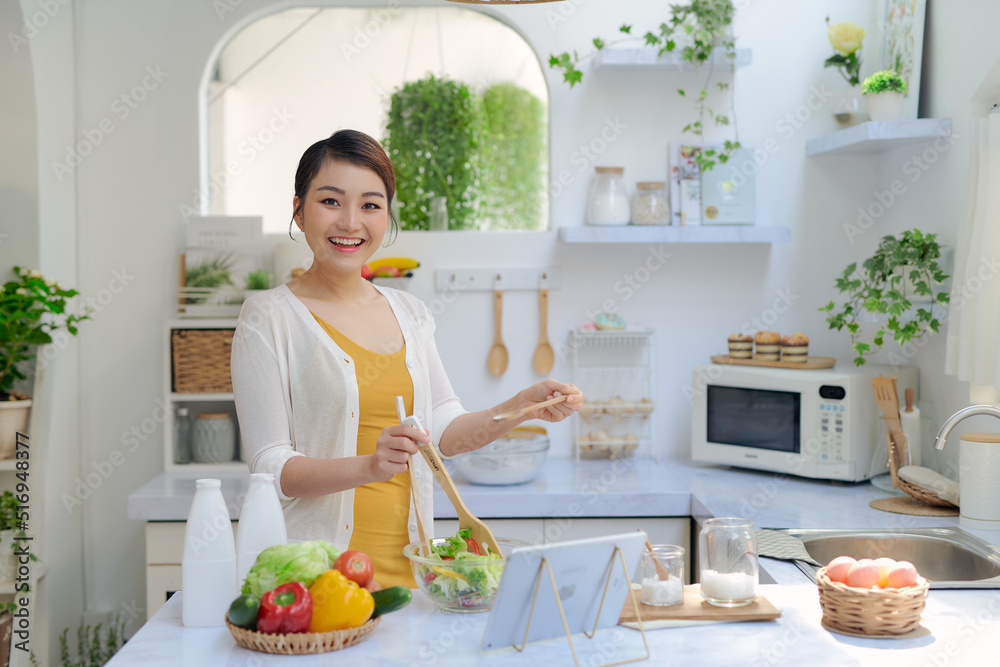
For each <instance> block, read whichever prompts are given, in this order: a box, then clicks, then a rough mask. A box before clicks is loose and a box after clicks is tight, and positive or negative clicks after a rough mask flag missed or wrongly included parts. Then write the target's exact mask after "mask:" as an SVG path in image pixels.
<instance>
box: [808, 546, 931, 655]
mask: <svg viewBox="0 0 1000 667" xmlns="http://www.w3.org/2000/svg"><path fill="white" fill-rule="evenodd" d="M816 585H817V587H818V588H819V602H820V606H821V607H822V608H823V625H825V626H826V627H827V628H829V629H831V630H835V631H838V632H845V633H848V634H857V635H866V636H873V637H878V636H897V635H903V634H906V633H909V632H912V631H914V630H916V629H918V628H919V627H920V615H921V613H923V611H924V603H925V602H926V600H927V591H928V589H929V585H928V583H927V580H926V579H924V578H923V577H921V576H920V575H919V574H918V573H917V568H916V567H914V566H913V564H912V563H910V562H908V561H905V560H902V561H895V560H893V559H892V558H877V559H874V560H872V559H870V558H862V559H861V560H855V559H854V558H851V557H850V556H838V557H837V558H834V559H833V560H831V561H830V562H829V563H828V564H827V565H826V566H825V567H822V568H820V570H819V572H817V573H816Z"/></svg>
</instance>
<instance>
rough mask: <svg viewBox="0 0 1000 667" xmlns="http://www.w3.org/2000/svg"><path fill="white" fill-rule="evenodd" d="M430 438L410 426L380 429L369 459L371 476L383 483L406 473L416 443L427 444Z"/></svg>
mask: <svg viewBox="0 0 1000 667" xmlns="http://www.w3.org/2000/svg"><path fill="white" fill-rule="evenodd" d="M430 441H431V436H430V435H429V434H428V433H425V432H423V431H421V430H420V429H418V428H417V427H416V426H412V425H410V424H394V425H392V426H389V427H387V428H384V429H382V433H381V435H379V437H378V440H377V441H376V442H375V454H373V455H372V459H371V475H372V478H373V479H374V480H375V481H377V482H385V481H388V480H390V479H392V478H393V476H395V475H396V474H398V473H401V472H406V468H407V466H408V465H409V461H410V456H412V455H414V454H416V453H417V450H418V447H419V445H418V444H417V443H425V444H426V443H428V442H430Z"/></svg>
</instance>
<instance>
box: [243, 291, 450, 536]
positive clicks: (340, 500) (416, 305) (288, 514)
mask: <svg viewBox="0 0 1000 667" xmlns="http://www.w3.org/2000/svg"><path fill="white" fill-rule="evenodd" d="M377 289H379V291H380V292H381V293H382V294H383V295H384V296H385V298H386V299H387V300H388V302H389V305H390V306H391V307H392V312H393V314H394V315H395V316H396V320H397V322H399V326H400V329H402V332H403V339H404V340H405V342H406V367H407V369H409V372H410V378H411V379H412V381H413V413H414V414H415V415H416V416H417V417H419V418H420V419H421V421H422V422H423V424H424V427H425V428H426V429H427V430H428V431H429V432H430V434H431V438H432V442H435V443H437V442H439V441H440V437H441V434H442V433H443V432H444V431H445V429H447V428H448V426H449V425H450V424H451V422H452V420H453V419H455V417H457V416H459V415H460V414H463V413H464V412H465V410H464V409H463V408H462V405H461V403H460V402H459V400H458V397H457V396H455V392H454V390H453V389H452V387H451V382H450V381H449V380H448V376H447V375H446V374H445V371H444V366H443V365H442V363H441V358H440V357H439V356H438V351H437V346H436V345H435V343H434V320H433V317H432V316H431V313H430V310H429V309H428V308H427V306H426V305H424V303H423V302H421V301H420V300H419V299H417V298H415V297H413V296H411V295H409V294H407V293H405V292H401V291H398V290H394V289H382V288H377ZM357 372H361V373H363V372H364V369H359V371H356V370H355V364H354V361H353V360H352V359H351V357H350V356H349V355H348V354H347V353H345V352H344V351H343V350H341V349H340V347H338V346H337V344H336V343H335V342H334V341H333V339H332V338H331V337H330V336H329V335H328V334H327V333H326V332H325V331H324V330H323V329H322V328H321V327H320V325H319V323H318V322H317V321H316V319H315V318H314V317H313V315H312V313H310V312H309V309H308V308H306V306H305V305H304V304H303V303H302V302H301V301H299V299H298V298H297V297H296V296H295V295H294V294H292V292H291V290H289V289H288V287H286V286H285V285H282V286H280V287H276V288H274V289H271V290H267V291H265V292H263V293H261V294H257V295H254V296H252V297H250V298H249V299H247V300H246V302H244V304H243V308H242V310H241V311H240V318H239V321H238V323H237V325H236V332H235V335H234V337H233V350H232V375H233V394H234V397H235V401H236V412H237V416H238V419H239V424H240V435H241V437H242V446H243V448H244V452H245V455H246V459H247V462H248V463H249V466H250V471H251V472H270V473H273V474H274V478H275V485H276V487H277V490H278V494H279V497H280V498H282V500H283V502H282V505H283V506H284V509H285V525H286V527H287V529H288V537H289V539H290V540H318V539H323V540H327V541H329V542H332V543H333V545H334V546H335V547H337V548H338V549H341V550H343V549H347V547H348V545H349V543H350V541H351V534H352V532H353V527H354V489H350V490H348V491H343V492H340V493H334V494H330V495H326V496H321V497H319V498H295V499H292V498H289V497H288V496H286V495H285V494H283V493H282V491H281V471H282V469H283V467H284V465H285V463H286V462H287V461H288V459H290V458H292V457H293V456H308V457H313V458H327V459H329V458H341V457H347V456H356V455H357V442H358V413H359V409H358V383H357V375H356V373H357ZM413 461H414V464H415V468H414V470H415V474H416V476H417V489H418V492H419V493H418V495H419V497H420V511H421V513H422V516H423V519H424V524H425V525H428V526H430V525H433V524H432V522H433V520H434V510H433V505H432V502H433V484H434V482H433V479H432V477H433V473H432V472H431V471H430V469H429V468H428V466H427V464H426V462H425V461H424V460H423V457H422V456H416V457H414V458H413ZM414 511H415V508H414V507H413V503H412V501H411V502H410V508H409V513H408V519H407V530H408V533H409V535H410V540H411V541H417V539H419V538H418V536H417V524H416V516H415V515H414Z"/></svg>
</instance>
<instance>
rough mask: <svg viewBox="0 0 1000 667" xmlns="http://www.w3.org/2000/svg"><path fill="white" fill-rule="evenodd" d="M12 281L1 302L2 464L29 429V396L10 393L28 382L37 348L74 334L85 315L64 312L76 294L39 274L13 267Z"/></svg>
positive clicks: (4, 290)
mask: <svg viewBox="0 0 1000 667" xmlns="http://www.w3.org/2000/svg"><path fill="white" fill-rule="evenodd" d="M13 272H14V274H15V275H16V276H17V279H16V280H11V281H8V282H7V283H6V284H4V286H3V296H2V299H0V458H10V457H11V456H12V455H13V453H14V448H15V447H16V446H17V445H16V443H17V432H18V431H21V432H24V431H25V430H26V429H27V427H28V413H29V411H30V409H31V399H30V397H29V396H27V395H25V394H22V393H20V392H18V391H15V390H14V386H15V384H17V383H18V382H21V381H23V380H26V379H27V377H28V375H27V365H28V364H29V363H30V362H31V361H33V360H34V358H35V354H36V352H37V348H38V347H39V346H41V345H47V344H49V343H51V342H52V334H53V333H55V332H56V331H59V330H65V331H67V332H69V334H70V335H73V336H75V335H76V333H77V328H76V323H77V322H79V321H81V320H86V319H89V318H88V316H87V315H73V314H70V313H67V312H66V302H67V300H69V299H71V298H73V297H74V296H76V295H77V294H78V292H77V291H76V290H72V289H65V288H63V287H62V285H60V284H59V282H58V281H55V280H46V279H45V277H44V276H43V275H42V274H41V273H40V272H39V271H34V270H29V269H25V268H22V267H20V266H15V267H14V269H13Z"/></svg>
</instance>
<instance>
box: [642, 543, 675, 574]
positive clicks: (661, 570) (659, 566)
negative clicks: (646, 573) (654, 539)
mask: <svg viewBox="0 0 1000 667" xmlns="http://www.w3.org/2000/svg"><path fill="white" fill-rule="evenodd" d="M646 549H648V550H649V555H650V557H651V558H652V559H653V563H655V564H656V575H657V576H658V577H659V578H660V581H667V580H668V579H670V570H668V569H667V566H666V565H664V564H663V563H661V562H660V559H659V558H657V557H656V556H655V555H654V554H653V545H652V544H650V543H649V539H647V540H646Z"/></svg>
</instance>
